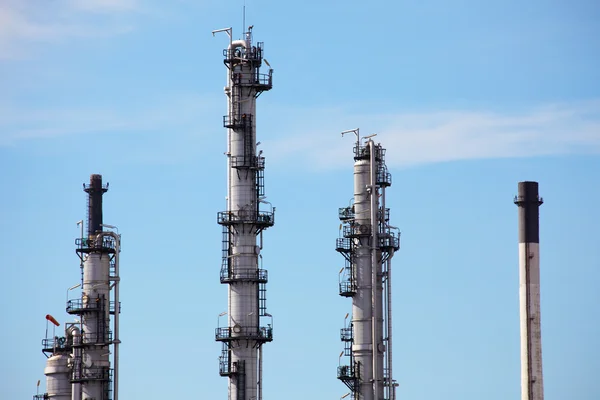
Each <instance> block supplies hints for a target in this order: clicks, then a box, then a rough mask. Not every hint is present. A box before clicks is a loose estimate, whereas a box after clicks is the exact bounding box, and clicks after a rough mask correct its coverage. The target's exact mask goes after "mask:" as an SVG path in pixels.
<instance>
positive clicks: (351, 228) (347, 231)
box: [342, 224, 371, 238]
mask: <svg viewBox="0 0 600 400" xmlns="http://www.w3.org/2000/svg"><path fill="white" fill-rule="evenodd" d="M370 234H371V225H366V224H350V225H345V226H344V227H343V230H342V235H343V236H344V237H345V238H355V237H359V236H368V235H370Z"/></svg>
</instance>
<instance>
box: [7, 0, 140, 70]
mask: <svg viewBox="0 0 600 400" xmlns="http://www.w3.org/2000/svg"><path fill="white" fill-rule="evenodd" d="M138 8H139V4H138V2H137V1H135V0H54V1H34V0H3V1H2V2H0V60H2V59H15V58H21V57H23V56H26V55H27V54H28V50H29V46H30V45H32V44H40V43H53V42H58V41H61V40H65V39H69V38H74V37H94V36H108V35H115V34H120V33H123V32H127V31H130V30H131V29H132V26H131V24H130V22H129V21H128V20H127V19H126V18H123V16H126V15H129V14H131V13H132V12H134V11H136V10H137V9H138Z"/></svg>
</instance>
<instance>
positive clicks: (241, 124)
mask: <svg viewBox="0 0 600 400" xmlns="http://www.w3.org/2000/svg"><path fill="white" fill-rule="evenodd" d="M250 126H252V115H251V114H242V115H240V116H238V115H224V116H223V127H225V128H232V129H240V128H245V127H250Z"/></svg>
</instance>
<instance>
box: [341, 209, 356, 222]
mask: <svg viewBox="0 0 600 400" xmlns="http://www.w3.org/2000/svg"><path fill="white" fill-rule="evenodd" d="M338 215H339V217H340V221H348V220H351V219H354V207H353V206H350V207H341V208H340V209H339V211H338Z"/></svg>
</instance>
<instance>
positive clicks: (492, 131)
mask: <svg viewBox="0 0 600 400" xmlns="http://www.w3.org/2000/svg"><path fill="white" fill-rule="evenodd" d="M331 114H332V115H330V117H329V120H330V121H331V120H334V121H348V123H346V122H344V125H343V126H341V125H340V126H338V127H337V131H338V132H339V131H341V130H342V128H343V129H347V128H348V127H361V134H362V135H363V136H364V135H367V134H370V133H372V132H373V131H375V132H377V133H378V135H377V137H376V138H375V139H374V140H375V141H377V142H381V143H382V144H383V146H384V147H385V148H387V149H388V152H387V158H386V159H387V163H388V165H390V166H396V167H398V166H413V165H420V164H429V163H439V162H447V161H456V160H473V159H491V158H507V157H508V158H512V157H535V156H548V155H565V154H600V101H591V102H586V103H580V104H574V105H549V106H544V107H539V108H536V109H532V110H529V111H527V112H522V113H500V112H482V111H460V110H455V111H454V110H453V111H433V112H421V113H412V114H402V113H399V114H385V115H373V114H367V115H363V116H360V115H347V116H344V115H339V110H336V111H334V112H332V113H331ZM361 120H362V122H361ZM313 123H314V124H315V126H318V125H319V124H318V122H313ZM355 125H356V126H355ZM329 127H331V123H329ZM303 132H304V133H302V134H296V135H292V136H289V137H286V138H282V139H276V140H274V141H268V142H267V143H266V144H265V148H266V150H268V154H269V155H270V158H273V161H274V162H277V163H282V162H288V161H289V160H291V159H298V160H304V164H305V165H308V166H310V168H315V169H318V170H323V169H337V168H341V167H345V166H347V164H348V162H349V161H350V162H351V160H352V159H351V158H350V157H349V152H350V151H351V146H353V145H354V141H355V139H354V138H353V139H347V140H346V138H344V141H343V142H341V141H340V137H339V136H337V135H335V134H336V133H337V132H336V130H332V129H330V130H325V129H322V128H320V129H312V130H311V129H303ZM363 132H364V133H363Z"/></svg>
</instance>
